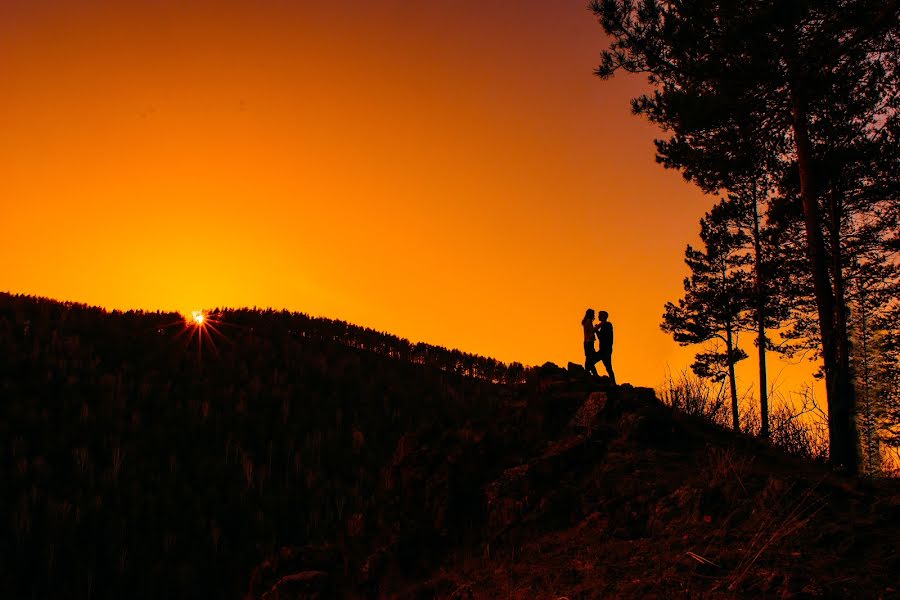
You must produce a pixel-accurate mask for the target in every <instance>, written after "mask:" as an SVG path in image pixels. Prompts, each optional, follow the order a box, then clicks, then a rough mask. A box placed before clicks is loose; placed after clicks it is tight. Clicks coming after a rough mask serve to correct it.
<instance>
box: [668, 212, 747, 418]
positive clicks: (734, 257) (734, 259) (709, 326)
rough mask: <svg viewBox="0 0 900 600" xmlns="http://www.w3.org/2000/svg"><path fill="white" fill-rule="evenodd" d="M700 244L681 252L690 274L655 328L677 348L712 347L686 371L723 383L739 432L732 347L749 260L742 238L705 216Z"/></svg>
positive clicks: (738, 354) (736, 354)
mask: <svg viewBox="0 0 900 600" xmlns="http://www.w3.org/2000/svg"><path fill="white" fill-rule="evenodd" d="M719 214H721V213H719ZM700 239H701V240H702V241H703V245H704V249H703V250H697V249H694V248H692V247H691V246H690V245H689V246H688V247H687V249H686V250H685V259H684V260H685V263H686V264H687V265H688V267H689V268H690V270H691V274H690V276H688V277H686V278H685V280H684V291H685V295H684V297H683V298H681V299H680V300H679V301H678V304H677V305H676V304H673V303H672V302H668V303H666V307H665V313H664V314H663V322H662V325H661V328H662V330H663V331H665V332H666V333H669V334H671V335H672V337H673V338H674V340H675V341H676V342H678V343H679V344H681V345H682V346H687V345H692V344H704V343H707V342H714V343H715V342H718V343H716V344H715V345H714V346H713V347H712V348H709V349H707V351H706V352H700V353H698V354H697V355H696V356H695V361H694V363H693V364H692V365H691V369H692V370H693V371H694V373H696V374H697V375H698V376H700V377H706V378H710V379H712V380H714V381H722V380H724V379H726V378H727V379H728V383H729V389H730V395H731V418H732V426H733V427H734V430H735V431H740V428H741V427H740V410H739V406H738V397H737V380H736V377H735V371H734V365H735V363H737V362H738V361H741V360H743V359H745V358H747V354H746V353H745V352H744V351H743V350H741V349H740V347H739V346H738V345H737V337H738V332H739V330H740V329H741V319H742V315H743V313H744V312H745V309H746V306H747V302H746V300H747V295H746V289H747V285H748V277H747V271H746V266H747V264H748V262H749V261H748V259H749V257H748V255H747V254H746V253H744V252H742V248H743V247H744V245H745V244H746V237H745V235H744V234H743V232H741V231H736V230H734V229H732V228H730V227H729V226H728V222H727V220H725V219H722V218H717V217H716V216H714V214H712V213H710V214H707V215H706V216H705V217H704V218H703V219H701V221H700ZM723 347H724V349H723Z"/></svg>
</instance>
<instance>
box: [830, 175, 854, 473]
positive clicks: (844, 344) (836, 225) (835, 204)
mask: <svg viewBox="0 0 900 600" xmlns="http://www.w3.org/2000/svg"><path fill="white" fill-rule="evenodd" d="M828 212H829V216H830V218H831V261H832V266H831V269H832V273H833V280H834V327H835V353H836V355H837V356H836V357H835V360H837V363H838V373H839V374H840V377H839V379H838V382H839V385H840V387H839V388H838V389H839V390H842V392H841V395H842V397H843V398H844V403H843V407H844V411H846V413H845V414H844V415H843V416H842V419H843V420H845V421H846V424H845V425H844V426H845V427H847V428H848V439H847V443H848V444H849V448H848V452H852V455H853V461H854V463H855V464H856V465H857V469H858V465H859V435H858V432H857V427H856V385H855V382H854V378H853V370H852V369H851V367H850V333H849V332H848V331H847V301H846V286H845V285H844V267H843V260H842V256H843V251H842V249H841V221H842V219H843V211H842V207H841V202H840V198H839V197H838V195H837V193H836V192H835V191H834V190H833V189H832V190H831V191H830V193H829V194H828ZM845 464H846V463H845Z"/></svg>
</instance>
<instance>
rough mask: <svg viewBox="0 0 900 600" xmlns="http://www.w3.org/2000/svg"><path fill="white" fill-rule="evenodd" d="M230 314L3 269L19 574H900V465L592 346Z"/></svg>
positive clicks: (3, 497)
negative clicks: (650, 377)
mask: <svg viewBox="0 0 900 600" xmlns="http://www.w3.org/2000/svg"><path fill="white" fill-rule="evenodd" d="M210 325H213V326H214V327H215V330H212V331H210V332H209V333H210V334H211V335H210V339H211V341H212V342H213V343H214V345H213V344H211V343H210V339H207V341H206V342H205V345H204V347H203V352H202V354H200V353H199V352H198V346H197V340H196V336H194V337H191V334H192V333H196V331H192V330H191V329H190V327H189V326H186V325H185V324H184V322H183V319H182V318H181V317H179V316H178V315H172V314H162V313H140V312H129V313H118V312H113V313H109V312H106V311H102V310H100V309H96V308H91V307H86V306H83V305H77V304H71V303H58V302H53V301H49V300H45V299H35V298H30V297H21V296H9V295H2V294H0V393H2V396H3V402H2V405H0V468H2V470H3V471H2V473H0V477H2V478H3V481H4V482H5V483H4V486H3V487H2V488H0V508H2V510H3V514H4V515H7V518H6V519H4V520H3V521H2V522H0V597H22V598H44V597H59V598H124V597H127V598H144V597H146V598H160V597H166V598H179V597H191V598H240V597H252V598H264V597H265V598H275V597H279V598H314V597H319V598H328V597H347V598H364V597H372V598H377V597H395V598H432V597H437V598H451V597H452V598H498V597H512V598H558V597H568V598H593V597H654V596H655V597H660V598H667V597H673V596H675V597H677V596H692V597H698V596H702V597H714V598H715V597H734V596H747V595H751V596H761V595H765V596H771V597H791V596H797V597H814V596H822V597H836V596H840V597H859V598H877V597H894V596H896V595H897V591H896V590H897V589H898V577H897V575H896V574H897V573H898V572H900V555H898V554H897V547H898V542H900V530H898V523H900V486H898V484H897V482H892V481H887V482H872V481H855V480H846V479H841V478H839V477H836V476H834V475H831V474H830V473H829V472H828V471H827V470H826V469H825V468H824V467H822V466H820V465H814V464H808V463H802V462H800V461H798V460H796V459H793V458H791V457H787V456H784V455H783V454H780V453H778V452H776V451H774V450H772V449H770V448H768V447H766V446H764V445H762V444H760V443H758V442H757V441H755V440H752V439H748V438H744V437H739V436H734V435H733V434H731V433H730V432H726V431H723V430H720V429H717V428H715V427H712V426H709V425H707V424H705V423H701V422H697V421H694V420H692V419H689V418H687V417H685V416H684V415H680V414H678V413H673V412H672V411H671V410H670V409H669V408H668V407H666V406H664V405H662V404H660V403H659V402H658V401H657V400H656V398H655V396H654V395H653V392H652V391H651V390H647V389H639V388H631V387H630V386H627V385H625V386H620V387H617V388H608V387H605V386H603V385H602V383H595V382H591V381H588V380H586V379H585V378H584V377H583V373H580V372H579V370H578V369H572V371H571V372H569V371H566V370H563V369H560V368H558V367H555V366H553V365H549V364H548V365H545V366H544V367H542V368H540V369H524V368H523V367H522V366H521V365H503V364H501V363H498V362H497V361H493V360H491V359H486V358H483V357H476V356H472V355H467V354H463V353H460V352H458V351H452V350H447V349H443V348H437V347H434V346H427V345H424V344H415V345H413V344H410V343H409V342H406V341H405V340H400V339H398V338H396V337H394V336H390V335H386V334H381V333H378V332H373V331H370V330H365V329H362V328H358V327H354V326H352V325H349V324H346V323H342V322H339V321H329V320H325V319H313V318H310V317H308V316H306V315H300V314H293V313H286V312H273V311H255V310H242V311H213V312H212V313H211V314H210ZM215 331H218V333H215Z"/></svg>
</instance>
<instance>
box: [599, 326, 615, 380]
mask: <svg viewBox="0 0 900 600" xmlns="http://www.w3.org/2000/svg"><path fill="white" fill-rule="evenodd" d="M608 319H609V313H608V312H606V311H605V310H601V311H599V312H598V313H597V320H598V321H600V323H599V325H597V340H598V341H599V342H600V344H599V347H598V348H597V359H599V360H600V361H601V362H602V363H603V366H604V367H606V372H607V373H608V374H609V380H610V382H611V383H612V384H613V385H616V374H615V373H613V367H612V350H613V326H612V323H610V322H609V321H608ZM594 372H595V373H596V370H595V371H594Z"/></svg>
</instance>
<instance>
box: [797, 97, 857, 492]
mask: <svg viewBox="0 0 900 600" xmlns="http://www.w3.org/2000/svg"><path fill="white" fill-rule="evenodd" d="M798 87H799V86H797V85H795V86H794V89H793V90H792V91H791V116H792V120H793V123H792V125H793V132H794V143H795V145H796V150H797V167H798V170H799V173H800V202H801V204H802V206H803V217H804V224H805V226H806V250H807V255H808V257H809V261H810V267H811V270H812V276H813V288H814V290H815V296H816V309H817V312H818V316H819V332H820V335H821V336H822V360H823V363H824V367H825V388H826V393H827V399H828V437H829V442H830V448H829V455H830V460H831V462H832V464H834V465H838V466H843V467H844V468H845V469H847V471H848V472H849V473H851V474H854V475H855V474H856V473H857V471H858V468H859V460H858V458H857V452H856V436H855V432H854V430H853V424H852V419H851V411H850V407H851V406H852V400H851V398H850V396H851V395H852V391H851V390H848V387H849V386H848V385H847V383H848V382H849V369H847V370H846V371H843V370H842V369H841V361H840V360H839V359H838V352H837V345H838V344H837V339H836V338H837V336H838V332H837V331H835V323H834V317H835V298H834V293H833V291H832V288H831V282H830V280H829V276H828V262H827V255H826V252H825V241H824V239H823V236H822V218H821V215H820V213H819V205H818V200H817V198H816V195H815V190H814V189H813V187H812V186H813V173H812V147H811V144H810V140H809V131H808V128H807V114H806V107H805V105H804V102H803V100H802V99H801V97H800V95H799V91H798V89H797V88H798ZM845 335H846V330H845Z"/></svg>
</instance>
